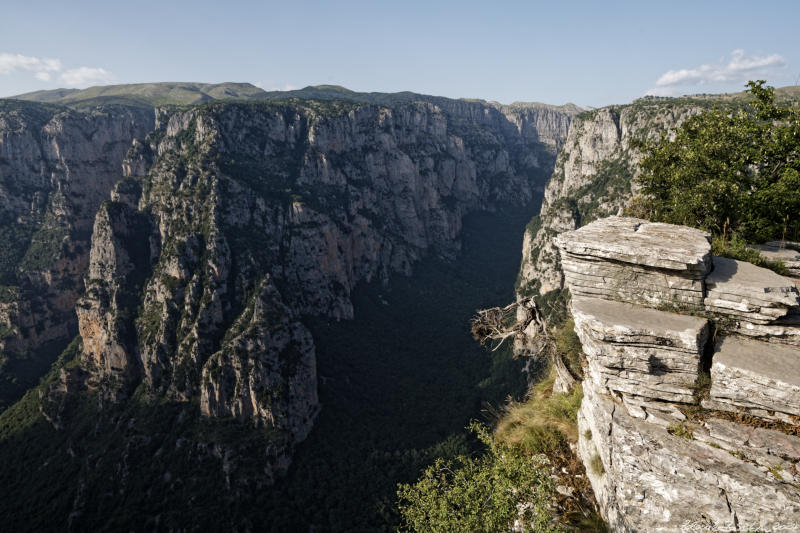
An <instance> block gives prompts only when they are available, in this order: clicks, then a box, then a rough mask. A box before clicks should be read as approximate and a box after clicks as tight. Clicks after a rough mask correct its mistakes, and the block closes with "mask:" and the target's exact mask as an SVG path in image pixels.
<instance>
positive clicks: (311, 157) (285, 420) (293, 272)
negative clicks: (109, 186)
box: [77, 101, 570, 456]
mask: <svg viewBox="0 0 800 533" xmlns="http://www.w3.org/2000/svg"><path fill="white" fill-rule="evenodd" d="M447 102H449V103H448V104H447V106H446V109H442V108H441V107H439V106H437V105H434V104H431V103H425V102H421V103H410V104H404V105H399V106H394V107H381V106H374V105H360V104H342V103H322V102H290V103H286V104H269V103H268V104H210V105H206V106H202V107H195V108H190V109H188V110H183V111H160V112H159V113H158V117H157V124H156V128H155V130H154V132H153V133H151V134H150V135H149V136H148V138H147V139H146V140H145V141H143V142H137V143H136V144H135V145H134V147H133V148H132V149H131V151H130V153H129V156H128V158H127V159H126V160H125V162H124V164H123V167H124V168H125V172H126V174H127V177H126V178H125V179H124V180H122V181H121V182H119V183H118V184H117V186H116V187H115V189H114V192H113V193H112V195H111V200H110V201H107V202H106V203H105V204H104V205H103V206H102V207H101V209H100V211H99V213H98V215H97V217H96V219H95V224H94V230H93V236H92V250H91V261H90V265H89V269H88V276H87V291H86V293H85V295H84V296H83V297H82V298H81V300H80V301H79V303H78V307H77V309H78V318H79V327H80V333H81V337H82V339H83V355H82V366H83V368H84V369H85V370H86V371H88V379H87V384H88V385H89V386H90V388H93V389H97V390H99V392H100V393H101V397H102V398H104V399H105V400H110V401H112V402H120V401H124V400H125V398H127V397H128V396H129V395H130V394H131V393H132V392H133V391H134V390H135V389H136V388H137V387H138V386H139V385H140V384H142V385H143V387H144V390H145V391H147V393H148V394H149V395H151V396H160V395H165V396H166V397H167V398H170V399H172V400H178V401H194V400H196V401H198V402H199V404H200V408H201V411H202V413H203V414H205V415H206V416H210V417H222V418H227V417H236V418H239V419H240V420H243V421H250V422H251V423H254V424H256V425H261V426H264V427H265V428H268V429H269V430H270V431H273V432H274V433H275V435H276V439H275V441H276V442H280V443H281V446H284V445H285V446H286V448H284V451H285V453H286V454H288V453H290V448H291V443H292V442H296V441H298V440H302V439H303V438H304V437H305V436H306V435H307V433H308V431H309V430H310V428H311V424H312V422H313V419H314V416H315V414H316V412H317V410H318V399H317V391H316V385H317V384H316V369H315V365H316V361H315V355H314V352H315V349H314V342H313V339H312V338H311V335H310V333H309V331H308V330H307V329H306V327H305V326H304V325H303V324H302V321H301V319H302V317H303V316H305V315H316V316H325V317H330V318H333V319H348V318H352V316H353V304H352V302H351V300H350V295H351V292H352V290H353V289H354V287H355V286H356V284H358V283H359V282H361V281H371V280H381V281H386V280H387V279H388V278H389V276H390V275H392V274H393V273H402V274H408V273H410V272H411V270H412V267H413V264H414V263H415V262H416V261H418V260H419V259H420V258H422V257H423V256H425V255H426V254H430V253H436V254H438V255H440V256H442V257H445V258H453V257H455V254H456V253H457V251H458V249H459V234H460V231H461V221H462V218H463V216H464V215H465V214H467V213H468V212H470V211H476V210H495V209H498V208H500V207H501V206H504V205H507V206H510V205H513V206H524V205H529V204H533V202H534V200H535V198H536V197H537V194H540V192H541V190H542V183H543V180H544V178H545V177H546V176H547V175H548V173H549V170H550V168H552V166H551V165H552V162H553V159H554V153H555V149H556V148H557V146H558V145H559V144H560V142H561V137H560V136H561V135H562V134H563V133H565V132H566V129H567V124H568V122H569V118H570V115H569V114H568V113H560V112H557V111H555V110H553V109H551V108H544V109H542V113H538V112H537V110H536V108H523V107H520V108H519V109H518V110H516V111H513V112H512V111H508V116H507V115H506V114H503V113H501V112H500V111H498V109H497V108H496V107H493V106H487V105H484V104H475V103H471V102H457V101H447ZM509 117H511V119H513V120H511V119H510V118H509ZM538 126H542V127H543V130H544V131H542V132H538V131H537V129H536V128H537V127H538ZM280 455H281V453H280V452H279V453H278V456H280Z"/></svg>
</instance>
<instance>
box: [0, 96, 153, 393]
mask: <svg viewBox="0 0 800 533" xmlns="http://www.w3.org/2000/svg"><path fill="white" fill-rule="evenodd" d="M153 125H154V115H153V112H152V111H149V112H148V111H146V110H142V109H133V108H126V107H122V106H117V107H114V108H113V109H112V108H96V109H93V110H89V111H85V112H79V111H73V110H69V109H67V108H63V107H56V106H50V105H43V104H37V103H31V102H21V101H15V100H2V101H0V256H1V257H2V259H0V356H2V358H3V361H10V363H9V364H7V365H5V364H4V365H3V366H4V371H3V384H2V385H0V402H2V403H6V402H7V401H9V400H10V399H12V397H13V395H14V394H16V393H14V392H13V391H14V390H16V385H15V384H16V382H17V378H19V377H20V376H17V375H14V374H13V372H14V370H13V369H14V368H28V370H26V371H24V372H23V373H29V372H33V369H34V368H37V367H42V368H44V369H46V368H47V365H48V364H49V363H50V362H52V360H53V359H54V358H55V356H56V355H57V354H58V352H59V351H60V350H61V349H63V347H64V346H66V344H67V342H69V340H70V338H71V337H72V336H74V335H75V333H76V331H77V319H76V316H75V312H74V306H75V302H76V300H77V299H78V297H79V295H80V294H81V293H82V292H83V290H84V286H83V283H82V278H83V275H84V273H85V271H86V268H87V265H88V262H89V247H90V243H89V239H90V234H91V231H92V226H93V222H94V217H95V214H96V213H97V210H98V208H99V207H100V204H101V203H102V202H103V201H104V200H106V199H107V198H108V195H109V194H110V192H111V189H112V187H113V185H114V183H115V182H116V181H117V180H118V179H119V178H120V176H121V175H122V161H123V159H124V157H125V154H126V153H127V151H128V150H129V148H130V147H131V144H132V143H133V141H134V140H135V139H137V138H143V137H144V136H145V135H146V134H147V133H148V132H149V131H150V130H152V128H153ZM42 365H44V366H42ZM9 372H11V374H9ZM21 372H22V370H21ZM40 372H41V371H40ZM6 374H8V375H6ZM28 379H30V378H28ZM34 384H35V380H34V381H33V382H30V383H27V385H28V386H31V385H34Z"/></svg>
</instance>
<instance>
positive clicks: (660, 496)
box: [555, 217, 800, 532]
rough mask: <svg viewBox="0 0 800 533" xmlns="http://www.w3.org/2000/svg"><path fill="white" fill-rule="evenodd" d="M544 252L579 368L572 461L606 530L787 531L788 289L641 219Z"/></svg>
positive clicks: (795, 499) (573, 235) (793, 392)
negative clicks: (554, 263) (755, 330)
mask: <svg viewBox="0 0 800 533" xmlns="http://www.w3.org/2000/svg"><path fill="white" fill-rule="evenodd" d="M555 244H556V246H557V247H558V248H559V251H560V254H561V258H562V262H563V264H564V266H565V272H566V286H567V288H568V289H569V290H570V293H571V294H572V295H573V296H572V299H571V302H570V312H571V315H572V317H573V319H574V323H575V332H576V333H577V335H578V337H579V338H580V340H581V344H582V347H583V352H584V353H585V357H586V363H585V366H584V380H583V384H582V385H583V392H584V396H583V400H582V403H581V408H580V412H579V414H578V429H579V440H578V454H579V456H580V457H581V459H582V461H583V462H584V464H585V465H586V469H587V474H588V476H589V479H590V481H591V484H592V487H593V489H594V492H595V495H596V497H597V501H598V503H599V505H600V507H601V511H602V513H603V516H604V517H605V518H606V520H607V521H608V523H609V525H610V526H611V529H612V530H613V531H663V532H673V531H675V532H677V531H687V530H704V531H705V530H709V531H721V530H724V531H780V530H791V529H794V528H795V527H796V524H797V523H798V520H800V494H799V493H798V481H800V477H799V476H798V472H797V468H796V465H797V463H798V461H800V438H798V436H797V435H798V432H800V428H799V427H798V420H799V419H798V415H800V408H799V407H798V405H800V404H798V401H797V392H798V390H799V389H798V383H800V345H798V343H797V341H796V339H797V337H796V336H795V333H797V332H800V314H798V313H800V293H798V290H797V287H796V281H797V280H793V279H789V278H785V277H782V276H779V275H777V274H775V273H773V272H771V271H769V270H766V269H763V268H759V267H756V266H754V265H750V264H748V263H742V262H738V261H734V260H730V259H724V258H719V257H714V258H712V257H711V246H710V236H709V235H707V234H704V233H703V232H701V231H698V230H694V229H690V228H684V227H680V226H671V225H668V224H654V223H648V222H645V221H643V220H638V219H630V218H617V217H611V218H607V219H602V220H598V221H595V222H593V223H591V224H589V225H587V226H584V227H583V228H581V229H579V230H576V231H571V232H566V233H563V234H562V235H560V236H559V237H558V238H557V239H556V240H555ZM568 263H569V268H567V264H568ZM631 289H633V290H631ZM755 325H760V327H762V328H767V329H769V330H770V331H771V332H772V335H770V334H769V333H766V331H762V332H761V334H760V335H759V337H758V338H757V340H756V339H753V338H747V337H748V336H749V334H748V333H747V332H748V331H750V330H751V328H752V327H754V326H755Z"/></svg>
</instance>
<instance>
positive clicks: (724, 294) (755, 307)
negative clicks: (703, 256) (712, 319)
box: [705, 257, 800, 324]
mask: <svg viewBox="0 0 800 533" xmlns="http://www.w3.org/2000/svg"><path fill="white" fill-rule="evenodd" d="M705 283H706V289H707V292H706V299H705V308H706V310H707V311H710V312H713V313H718V314H723V315H728V316H731V317H735V318H739V319H744V320H745V321H747V322H750V323H753V324H769V323H770V322H773V321H775V320H778V319H780V318H783V317H785V316H787V315H788V314H789V313H790V312H791V311H792V310H793V309H795V308H797V307H798V305H800V293H798V291H797V287H796V286H795V284H794V283H793V282H792V281H791V280H789V279H787V278H785V277H783V276H780V275H778V274H776V273H774V272H772V271H771V270H768V269H766V268H761V267H757V266H755V265H753V264H751V263H747V262H744V261H737V260H735V259H728V258H726V257H715V258H714V270H713V271H712V272H711V273H710V274H709V275H708V277H706V279H705Z"/></svg>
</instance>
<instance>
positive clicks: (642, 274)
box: [554, 217, 711, 308]
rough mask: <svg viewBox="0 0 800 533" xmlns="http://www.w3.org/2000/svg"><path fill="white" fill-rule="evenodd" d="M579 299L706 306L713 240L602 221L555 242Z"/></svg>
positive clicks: (688, 231)
mask: <svg viewBox="0 0 800 533" xmlns="http://www.w3.org/2000/svg"><path fill="white" fill-rule="evenodd" d="M554 242H555V244H556V246H557V247H558V248H559V250H560V252H561V265H562V269H563V271H564V277H565V281H566V284H567V286H568V287H569V289H570V292H571V293H572V294H573V295H576V296H577V295H580V296H590V297H591V296H594V297H600V298H605V299H610V300H618V301H623V302H630V303H636V304H641V305H646V306H649V307H662V306H675V305H680V306H690V307H695V308H700V307H702V305H703V282H702V280H703V279H704V278H705V276H706V274H707V273H708V271H709V269H710V268H711V240H710V235H709V234H707V233H705V232H703V231H700V230H695V229H692V228H686V227H683V226H675V225H672V224H661V223H652V222H647V221H645V220H640V219H635V218H625V217H609V218H605V219H601V220H597V221H595V222H592V223H591V224H588V225H586V226H584V227H582V228H580V229H578V230H575V231H570V232H567V233H562V234H561V235H559V236H558V237H556V238H555V239H554Z"/></svg>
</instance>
